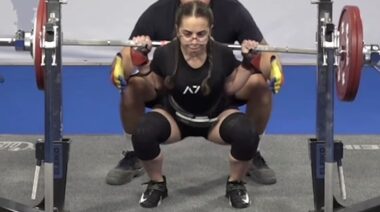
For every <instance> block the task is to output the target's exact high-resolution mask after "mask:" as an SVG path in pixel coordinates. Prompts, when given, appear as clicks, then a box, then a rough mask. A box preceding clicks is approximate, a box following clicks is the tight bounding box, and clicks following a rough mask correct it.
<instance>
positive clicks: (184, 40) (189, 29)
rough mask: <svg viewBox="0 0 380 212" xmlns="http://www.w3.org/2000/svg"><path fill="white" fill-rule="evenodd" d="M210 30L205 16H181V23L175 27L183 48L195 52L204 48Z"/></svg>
mask: <svg viewBox="0 0 380 212" xmlns="http://www.w3.org/2000/svg"><path fill="white" fill-rule="evenodd" d="M210 31H211V28H210V26H209V22H208V20H207V19H206V18H203V17H195V16H188V17H183V18H182V22H181V25H180V26H179V27H178V29H177V37H178V38H179V40H180V42H181V47H182V48H183V49H185V50H186V51H187V52H188V53H197V52H201V51H205V50H206V46H207V43H208V41H209V39H210V33H211V32H210Z"/></svg>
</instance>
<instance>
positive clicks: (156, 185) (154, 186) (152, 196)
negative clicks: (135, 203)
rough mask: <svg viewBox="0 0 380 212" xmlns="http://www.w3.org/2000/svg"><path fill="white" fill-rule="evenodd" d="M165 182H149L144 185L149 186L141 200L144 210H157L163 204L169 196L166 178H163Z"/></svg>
mask: <svg viewBox="0 0 380 212" xmlns="http://www.w3.org/2000/svg"><path fill="white" fill-rule="evenodd" d="M163 178H164V182H155V181H152V180H151V181H149V182H147V183H144V184H146V185H148V186H147V187H146V190H145V191H144V193H142V195H141V198H140V205H141V207H143V208H155V207H157V206H159V205H160V204H161V201H162V200H163V199H164V198H166V197H167V196H168V189H167V187H166V178H165V176H163Z"/></svg>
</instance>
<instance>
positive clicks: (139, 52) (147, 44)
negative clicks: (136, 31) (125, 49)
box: [131, 35, 152, 66]
mask: <svg viewBox="0 0 380 212" xmlns="http://www.w3.org/2000/svg"><path fill="white" fill-rule="evenodd" d="M132 40H133V42H134V43H135V45H136V46H135V47H132V48H131V60H132V63H133V65H135V66H144V65H146V64H147V63H148V62H149V58H148V54H149V52H150V50H151V49H152V41H151V40H150V37H149V36H144V35H143V36H136V37H133V38H132Z"/></svg>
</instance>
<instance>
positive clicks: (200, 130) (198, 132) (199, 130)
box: [174, 115, 212, 139]
mask: <svg viewBox="0 0 380 212" xmlns="http://www.w3.org/2000/svg"><path fill="white" fill-rule="evenodd" d="M174 116H175V115H174ZM176 121H177V125H178V128H179V131H180V132H181V139H184V138H186V137H189V136H201V137H203V138H205V139H207V137H208V133H209V132H210V130H211V129H212V126H211V127H193V126H189V125H186V124H184V123H182V122H181V121H178V120H177V119H176Z"/></svg>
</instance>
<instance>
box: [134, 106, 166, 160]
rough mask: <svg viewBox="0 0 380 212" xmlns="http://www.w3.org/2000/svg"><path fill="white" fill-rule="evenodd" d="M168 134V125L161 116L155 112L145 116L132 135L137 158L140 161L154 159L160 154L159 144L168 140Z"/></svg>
mask: <svg viewBox="0 0 380 212" xmlns="http://www.w3.org/2000/svg"><path fill="white" fill-rule="evenodd" d="M170 132H171V128H170V123H169V121H168V120H167V119H166V118H165V117H164V116H163V115H161V114H160V113H157V112H149V113H147V114H145V115H144V117H143V118H142V120H141V121H140V123H139V125H138V127H137V129H136V132H135V133H134V134H133V135H132V145H133V149H134V150H135V152H136V155H137V157H138V158H139V159H141V160H152V159H154V158H156V157H157V156H158V155H159V154H160V152H161V150H160V144H161V143H163V142H165V141H166V140H167V139H168V138H169V136H170Z"/></svg>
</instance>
